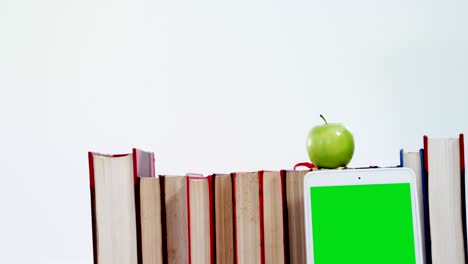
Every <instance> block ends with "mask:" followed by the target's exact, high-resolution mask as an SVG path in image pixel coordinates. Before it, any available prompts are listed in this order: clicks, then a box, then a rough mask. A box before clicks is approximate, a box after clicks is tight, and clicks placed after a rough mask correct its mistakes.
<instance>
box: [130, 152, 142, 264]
mask: <svg viewBox="0 0 468 264" xmlns="http://www.w3.org/2000/svg"><path fill="white" fill-rule="evenodd" d="M138 152H139V150H137V149H135V148H134V149H132V162H133V183H134V190H135V191H134V194H135V221H136V222H135V223H136V237H137V261H138V263H139V264H141V263H143V251H142V250H143V249H142V247H141V237H142V236H141V215H140V214H141V208H140V204H141V202H140V180H139V178H138V165H139V164H138V160H139V157H138Z"/></svg>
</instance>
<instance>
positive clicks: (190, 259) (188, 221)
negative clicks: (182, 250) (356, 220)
mask: <svg viewBox="0 0 468 264" xmlns="http://www.w3.org/2000/svg"><path fill="white" fill-rule="evenodd" d="M185 180H186V184H185V185H186V186H187V187H186V188H187V233H188V234H187V236H188V239H187V241H188V263H189V264H191V263H192V250H191V248H190V244H191V243H190V179H189V177H185Z"/></svg>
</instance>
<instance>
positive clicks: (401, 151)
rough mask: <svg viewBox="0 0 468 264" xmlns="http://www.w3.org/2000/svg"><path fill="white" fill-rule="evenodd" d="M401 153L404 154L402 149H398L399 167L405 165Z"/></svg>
mask: <svg viewBox="0 0 468 264" xmlns="http://www.w3.org/2000/svg"><path fill="white" fill-rule="evenodd" d="M403 154H404V151H403V149H400V166H399V167H404V166H405V164H404V159H403Z"/></svg>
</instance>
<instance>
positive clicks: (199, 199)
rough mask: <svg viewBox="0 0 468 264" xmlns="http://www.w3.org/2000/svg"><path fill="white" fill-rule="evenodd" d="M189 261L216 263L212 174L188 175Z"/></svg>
mask: <svg viewBox="0 0 468 264" xmlns="http://www.w3.org/2000/svg"><path fill="white" fill-rule="evenodd" d="M186 179H187V223H188V225H187V226H188V230H187V233H188V257H189V263H207V264H208V263H211V264H214V263H215V249H214V224H213V222H214V215H213V202H212V201H213V184H212V176H206V177H204V176H198V175H187V178H186Z"/></svg>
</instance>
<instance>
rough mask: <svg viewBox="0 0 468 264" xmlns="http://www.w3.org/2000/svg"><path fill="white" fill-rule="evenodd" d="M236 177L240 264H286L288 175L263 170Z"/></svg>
mask: <svg viewBox="0 0 468 264" xmlns="http://www.w3.org/2000/svg"><path fill="white" fill-rule="evenodd" d="M232 176H233V195H234V199H233V200H234V219H235V221H234V230H235V231H234V241H235V259H236V263H249V264H250V263H261V264H264V263H281V264H284V263H286V254H285V252H286V250H287V248H288V246H287V235H286V232H287V229H286V228H287V225H285V221H286V219H287V218H286V217H285V215H286V212H285V189H284V186H285V185H284V174H282V173H280V172H270V171H259V172H242V173H234V174H233V175H232ZM285 226H286V228H285Z"/></svg>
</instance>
